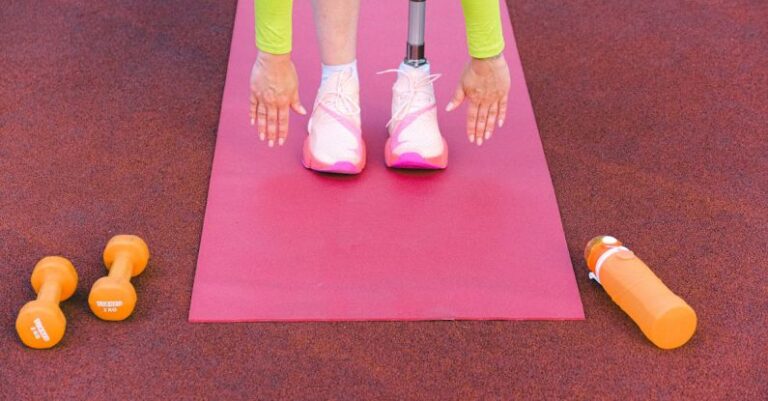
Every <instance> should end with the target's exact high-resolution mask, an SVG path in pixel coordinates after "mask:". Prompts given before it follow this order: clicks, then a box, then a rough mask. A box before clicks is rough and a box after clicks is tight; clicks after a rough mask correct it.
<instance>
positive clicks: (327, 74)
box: [303, 0, 365, 174]
mask: <svg viewBox="0 0 768 401" xmlns="http://www.w3.org/2000/svg"><path fill="white" fill-rule="evenodd" d="M312 5H313V6H314V15H315V26H316V28H317V37H318V41H319V43H320V56H321V59H322V73H323V77H322V81H321V84H320V89H318V91H317V98H316V99H315V105H314V109H313V110H312V117H311V118H310V119H309V127H308V129H309V136H308V137H307V139H306V142H305V144H304V158H303V160H304V165H305V166H306V167H308V168H311V169H313V170H318V171H325V172H334V173H345V174H356V173H359V172H360V171H361V170H362V169H363V167H364V166H365V144H364V142H363V139H362V134H361V131H360V86H359V83H358V77H357V63H356V60H355V49H356V45H357V19H358V13H359V9H360V0H313V2H312Z"/></svg>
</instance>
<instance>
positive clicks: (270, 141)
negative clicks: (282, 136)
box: [269, 139, 275, 148]
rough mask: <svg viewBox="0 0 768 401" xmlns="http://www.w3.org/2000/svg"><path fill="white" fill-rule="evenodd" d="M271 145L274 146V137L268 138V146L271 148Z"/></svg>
mask: <svg viewBox="0 0 768 401" xmlns="http://www.w3.org/2000/svg"><path fill="white" fill-rule="evenodd" d="M273 146H275V140H274V139H270V140H269V147H270V148H271V147H273Z"/></svg>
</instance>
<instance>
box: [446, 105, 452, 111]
mask: <svg viewBox="0 0 768 401" xmlns="http://www.w3.org/2000/svg"><path fill="white" fill-rule="evenodd" d="M451 106H453V103H448V106H445V111H451V110H453V107H451Z"/></svg>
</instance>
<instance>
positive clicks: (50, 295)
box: [37, 280, 61, 304]
mask: <svg viewBox="0 0 768 401" xmlns="http://www.w3.org/2000/svg"><path fill="white" fill-rule="evenodd" d="M37 300H38V301H43V302H49V303H52V304H58V303H59V302H60V301H61V284H59V283H58V282H56V281H51V280H49V281H45V282H43V284H42V285H41V286H40V291H38V292H37Z"/></svg>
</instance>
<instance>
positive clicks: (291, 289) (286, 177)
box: [189, 0, 584, 322]
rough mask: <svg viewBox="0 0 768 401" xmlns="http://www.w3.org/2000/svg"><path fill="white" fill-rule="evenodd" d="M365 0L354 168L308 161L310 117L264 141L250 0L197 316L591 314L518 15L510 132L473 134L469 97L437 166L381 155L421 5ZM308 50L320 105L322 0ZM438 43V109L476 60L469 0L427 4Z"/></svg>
mask: <svg viewBox="0 0 768 401" xmlns="http://www.w3.org/2000/svg"><path fill="white" fill-rule="evenodd" d="M401 3H403V4H402V5H397V6H393V5H392V2H384V1H364V2H363V5H362V11H361V21H360V40H359V54H358V56H359V68H360V77H361V84H362V90H361V94H362V110H363V133H364V136H365V138H366V141H367V143H368V160H369V162H368V167H367V168H366V170H365V171H364V172H363V174H362V175H360V176H356V177H336V176H328V175H318V174H315V173H312V172H310V171H307V170H305V169H303V168H302V167H301V165H300V154H301V145H302V141H303V139H304V137H305V135H306V133H305V126H306V118H305V117H301V116H296V115H294V116H293V117H292V120H291V123H292V126H291V133H290V137H289V140H288V142H287V144H286V146H284V147H283V148H279V149H269V148H267V147H266V146H265V145H264V144H263V143H260V142H259V141H258V139H257V137H256V135H255V132H254V130H253V129H252V128H251V127H250V125H249V121H248V78H249V74H250V68H251V63H252V62H253V59H254V57H255V55H256V49H255V47H254V44H253V43H254V41H253V19H254V16H253V2H252V1H250V0H243V1H240V2H239V4H238V8H237V16H236V19H235V28H234V35H233V38H232V49H231V52H230V60H229V69H228V71H227V80H226V85H225V89H224V98H223V101H222V110H221V119H220V123H219V130H218V139H217V144H216V153H215V158H214V164H213V171H212V175H211V184H210V189H209V195H208V206H207V210H206V215H205V223H204V228H203V234H202V240H201V244H200V254H199V258H198V265H197V271H196V275H195V283H194V289H193V294H192V302H191V307H190V312H189V320H190V321H193V322H234V321H337V320H437V319H504V320H506V319H583V318H584V312H583V310H582V305H581V300H580V299H579V293H578V288H577V286H576V283H575V279H574V273H573V267H572V265H571V262H570V258H569V255H568V249H567V247H566V243H565V238H564V235H563V229H562V225H561V222H560V216H559V212H558V208H557V202H556V199H555V195H554V191H553V188H552V183H551V179H550V176H549V171H548V168H547V164H546V160H545V158H544V153H543V151H542V147H541V143H540V140H539V135H538V129H537V127H536V121H535V119H534V115H533V110H532V107H531V104H530V100H529V97H528V90H527V87H526V84H525V79H524V76H523V71H522V66H521V64H520V58H519V56H518V53H517V48H516V45H515V41H514V37H513V34H512V28H511V26H510V24H509V21H508V18H507V16H506V6H504V5H502V7H504V8H503V15H504V16H503V20H504V29H505V36H506V40H507V49H506V56H507V60H508V61H509V63H510V69H511V72H512V78H513V79H512V90H511V97H510V111H509V115H508V118H507V123H506V124H505V127H504V129H502V130H498V131H497V132H496V133H495V135H494V137H493V138H492V139H491V140H490V142H489V143H487V144H486V145H484V146H483V147H480V148H478V147H476V146H474V145H471V144H469V142H468V141H467V140H466V138H465V135H464V118H465V114H464V113H465V111H464V109H462V110H460V111H459V112H454V113H443V112H441V113H440V123H441V127H442V130H443V133H444V135H445V136H446V138H447V140H448V143H449V147H450V150H451V158H450V161H449V168H448V169H447V170H446V171H443V172H436V173H403V172H398V171H391V170H387V169H386V167H385V166H384V163H383V146H384V141H385V139H386V130H385V128H384V125H385V123H386V121H387V120H388V118H389V115H388V112H389V102H390V96H391V89H390V88H391V85H392V82H393V79H394V77H393V76H387V75H385V76H377V75H375V72H376V71H380V70H384V69H388V68H393V67H395V66H396V65H397V64H398V63H399V62H400V60H401V59H402V55H403V51H404V43H403V42H404V40H405V35H406V25H407V18H406V16H407V6H406V4H405V3H406V2H405V1H402V2H401ZM294 7H295V10H294V59H295V62H296V65H297V69H298V71H299V75H300V77H301V96H302V100H303V101H304V104H305V105H311V104H312V101H313V99H314V92H315V90H316V88H317V85H318V81H319V55H318V51H317V48H316V39H315V36H314V25H313V23H312V15H311V8H310V4H309V2H305V1H302V2H296V4H295V6H294ZM427 56H428V57H429V59H430V62H431V64H432V70H433V72H439V73H443V77H442V79H440V80H439V81H438V82H437V83H436V88H437V98H438V103H439V109H440V110H442V108H443V107H444V106H445V104H446V103H447V101H448V100H449V98H450V94H451V92H452V90H453V89H454V87H455V84H456V83H457V82H458V78H459V75H460V73H461V69H462V66H463V65H464V63H465V62H466V60H467V52H466V44H465V39H464V25H463V19H462V16H461V7H460V2H459V1H458V0H455V1H451V2H448V1H446V2H432V3H429V4H428V6H427Z"/></svg>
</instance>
